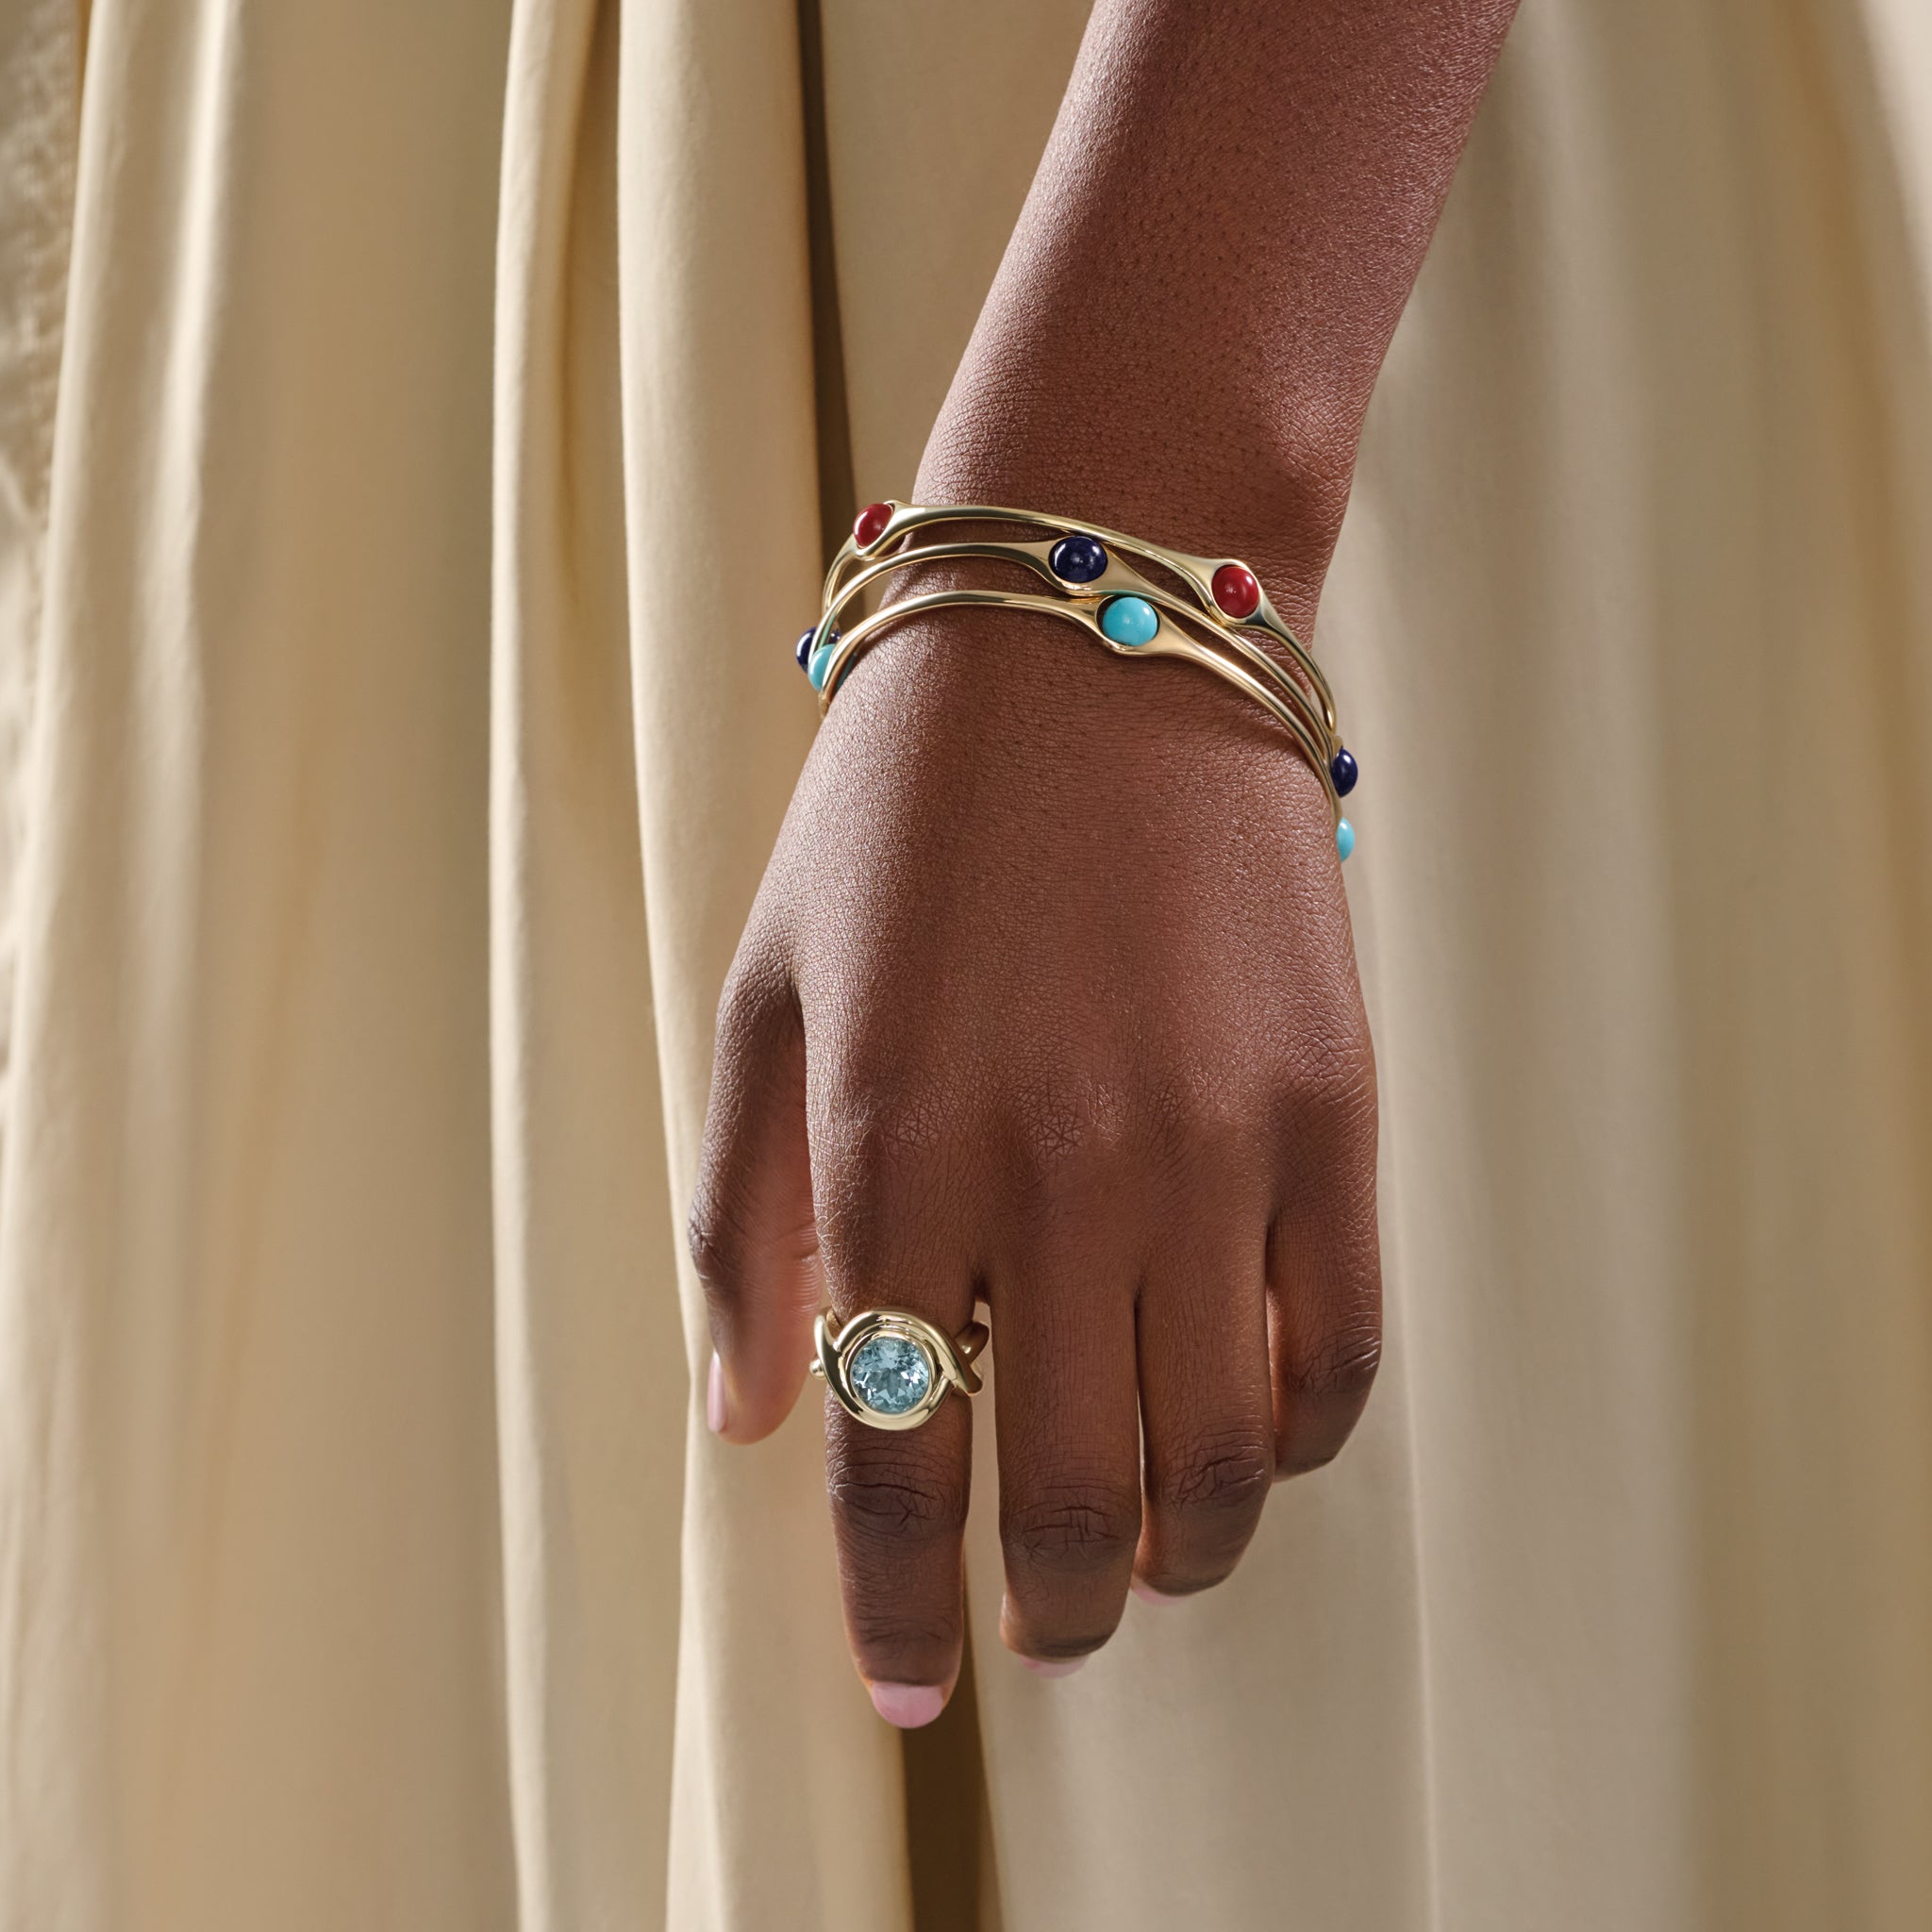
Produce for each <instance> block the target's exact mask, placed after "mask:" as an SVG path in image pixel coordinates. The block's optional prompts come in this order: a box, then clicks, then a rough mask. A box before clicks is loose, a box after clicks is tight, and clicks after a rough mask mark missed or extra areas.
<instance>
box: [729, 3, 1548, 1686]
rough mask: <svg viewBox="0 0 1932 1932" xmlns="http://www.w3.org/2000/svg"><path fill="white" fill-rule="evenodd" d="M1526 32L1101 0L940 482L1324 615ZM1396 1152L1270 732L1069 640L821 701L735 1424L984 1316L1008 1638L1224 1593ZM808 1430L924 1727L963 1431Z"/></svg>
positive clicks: (1325, 900)
mask: <svg viewBox="0 0 1932 1932" xmlns="http://www.w3.org/2000/svg"><path fill="white" fill-rule="evenodd" d="M1513 7H1514V0H1100V4H1099V5H1097V6H1096V7H1095V8H1094V12H1093V16H1092V19H1091V23H1090V25H1089V27H1088V31H1087V37H1086V41H1085V43H1084V45H1083V47H1082V50H1081V55H1080V58H1079V62H1078V65H1077V67H1076V69H1075V71H1074V75H1073V78H1072V81H1071V83H1070V85H1069V88H1068V91H1067V96H1066V100H1065V103H1064V105H1063V107H1062V108H1061V112H1060V116H1059V120H1058V125H1056V127H1055V130H1054V134H1053V139H1052V141H1051V142H1050V143H1049V145H1048V148H1047V151H1046V155H1045V157H1044V158H1043V160H1042V161H1041V170H1040V175H1039V177H1038V179H1037V180H1036V182H1035V184H1034V189H1033V192H1032V194H1031V196H1030V197H1029V199H1028V201H1027V204H1026V207H1025V209H1024V213H1023V215H1022V217H1021V220H1020V224H1019V226H1018V228H1017V229H1016V231H1015V234H1014V237H1013V241H1012V243H1011V245H1010V247H1009V248H1008V253H1007V257H1006V260H1005V262H1004V264H1003V266H1002V268H1001V270H1000V274H999V276H998V279H997V280H996V282H995V283H994V286H993V289H992V291H991V295H990V296H989V298H988V301H987V305H986V308H985V310H984V312H983V314H982V315H981V317H980V321H979V325H978V328H977V330H976V331H975V333H974V339H973V341H972V344H971V346H970V347H969V349H968V351H967V354H966V357H965V359H964V361H963V362H962V364H961V367H960V370H959V373H958V377H957V378H956V380H955V382H954V385H953V390H952V393H951V394H950V396H949V397H948V398H947V402H946V406H945V408H944V409H943V411H942V412H941V418H940V421H939V423H938V424H937V425H936V426H935V428H934V430H933V433H932V438H931V441H930V442H929V444H928V445H927V449H926V454H925V459H924V463H923V465H922V467H921V471H920V475H919V479H918V482H917V485H916V489H915V491H914V492H913V493H914V495H915V496H916V498H917V500H919V501H922V502H983V503H984V502H991V503H1009V504H1017V505H1023V506H1026V507H1029V508H1046V509H1052V510H1055V511H1058V512H1061V513H1064V514H1067V515H1070V516H1075V517H1080V518H1083V519H1091V521H1093V522H1094V523H1097V524H1101V525H1110V526H1112V527H1115V528H1119V529H1125V530H1130V531H1133V532H1135V533H1136V534H1138V535H1141V536H1144V537H1147V538H1150V539H1152V540H1154V541H1160V542H1166V543H1170V544H1174V545H1176V546H1179V547H1181V548H1183V549H1187V550H1191V551H1195V552H1199V553H1203V554H1207V555H1216V556H1226V555H1233V556H1239V557H1242V558H1245V559H1246V560H1247V561H1248V563H1249V564H1250V565H1251V566H1252V567H1253V568H1254V569H1255V571H1256V572H1257V575H1259V577H1260V578H1261V581H1262V582H1263V583H1264V584H1265V585H1266V586H1267V587H1268V589H1269V591H1270V592H1271V593H1272V595H1273V596H1274V601H1275V604H1276V606H1277V608H1279V609H1280V610H1281V611H1282V613H1283V615H1284V616H1285V617H1286V618H1287V619H1288V621H1289V622H1290V623H1291V624H1292V625H1295V626H1296V627H1297V628H1298V629H1299V630H1300V631H1301V633H1302V635H1303V636H1305V637H1306V636H1307V635H1308V632H1309V628H1310V627H1311V625H1312V622H1313V618H1314V611H1315V605H1316V600H1317V597H1318V595H1319V592H1320V589H1321V583H1322V577H1323V574H1324V571H1325V569H1326V567H1327V562H1328V558H1329V555H1330V552H1331V550H1332V548H1333V545H1334V541H1335V537H1336V532H1337V529H1338V527H1339V526H1340V524H1341V513H1342V510H1343V508H1344V506H1345V504H1346V501H1347V495H1348V487H1349V480H1350V476H1351V474H1352V471H1353V467H1354V461H1355V453H1356V445H1357V438H1358V436H1359V433H1360V427H1361V421H1362V414H1363V411H1364V409H1365V408H1366V406H1367V402H1368V397H1369V392H1370V390H1371V387H1372V386H1373V384H1374V378H1375V374H1376V371H1377V370H1378V368H1379V367H1380V364H1381V360H1382V357H1383V354H1384V352H1385V350H1386V349H1387V347H1388V342H1389V338H1390V335H1391V332H1392V330H1393V328H1394V326H1395V322H1396V319H1397V317H1398V316H1399V315H1400V313H1401V310H1402V307H1403V304H1404V302H1405V301H1406V300H1407V295H1408V291H1409V288H1410V285H1411V283H1412V282H1413V280H1414V277H1415V274H1416V271H1417V269H1418V267H1419V266H1420V264H1421V261H1422V257H1423V252H1424V248H1425V247H1426V245H1427V242H1428V239H1429V235H1430V233H1431V231H1432V229H1433V227H1434V225H1435V222H1436V218H1437V215H1438V213H1439V211H1440V209H1441V203H1442V199H1443V196H1444V194H1445V193H1446V192H1447V190H1448V186H1449V180H1450V176H1451V174H1452V172H1453V171H1454V168H1455V166H1456V162H1457V157H1458V155H1459V154H1460V152H1461V149H1462V145H1463V142H1464V140H1465V139H1466V137H1467V134H1468V131H1469V125H1470V122H1471V120H1472V118H1473V116H1474V112H1475V108H1476V104H1477V101H1478V99H1479V98H1480V96H1481V93H1482V91H1483V88H1484V86H1485V85H1486V83H1487V81H1488V78H1489V75H1490V71H1491V65H1492V64H1493V62H1494V60H1495V58H1496V55H1497V52H1498V50H1499V48H1500V45H1501V42H1502V40H1503V36H1504V33H1505V31H1506V30H1507V25H1508V23H1509V18H1510V15H1511V13H1512V11H1513ZM974 580H975V581H980V582H985V581H987V580H988V579H987V578H986V577H985V576H984V575H978V576H977V577H975V578H974ZM1340 682H1341V685H1342V687H1343V691H1344V694H1345V688H1346V679H1345V676H1344V677H1342V678H1341V680H1340ZM1376 775H1377V774H1375V773H1374V772H1373V771H1371V772H1369V773H1368V774H1367V775H1366V780H1365V782H1366V784H1367V785H1368V786H1369V787H1371V788H1373V786H1374V783H1375V780H1376ZM1375 1135H1376V1127H1375V1077H1374V1058H1373V1055H1372V1051H1371V1047H1370V1042H1369V1034H1368V1025H1367V1022H1366V1019H1365V1017H1364V1014H1363V1011H1362V1003H1361V994H1360V990H1359V987H1358V985H1357V978H1356V968H1355V954H1354V947H1353V941H1352V940H1351V936H1350V931H1349V923H1348V908H1347V903H1346V901H1345V899H1344V897H1343V894H1342V889H1341V870H1340V867H1339V865H1338V862H1337V859H1336V856H1335V847H1334V839H1333V832H1332V828H1331V824H1330V821H1329V816H1328V811H1327V807H1326V804H1325V801H1324V796H1323V792H1322V790H1321V787H1320V786H1319V784H1318V783H1317V781H1316V779H1315V777H1314V775H1313V774H1311V773H1310V772H1309V771H1308V770H1307V767H1306V766H1305V765H1304V764H1303V763H1301V761H1300V760H1299V758H1298V757H1297V755H1296V753H1295V751H1294V749H1293V747H1292V746H1291V743H1290V741H1288V739H1287V737H1286V735H1285V734H1284V733H1283V732H1282V731H1281V730H1280V729H1279V727H1278V726H1276V725H1274V724H1273V723H1272V722H1271V721H1270V720H1269V718H1268V717H1267V715H1266V714H1265V713H1264V712H1263V711H1261V709H1260V708H1258V707H1257V706H1256V705H1254V704H1252V703H1251V702H1250V701H1248V700H1246V699H1244V698H1242V697H1241V695H1240V694H1238V693H1236V692H1233V691H1228V690H1226V689H1224V688H1223V687H1221V686H1220V685H1219V684H1217V683H1216V682H1215V681H1214V680H1213V679H1211V678H1209V677H1208V676H1207V675H1205V674H1203V673H1202V672H1200V671H1198V670H1196V669H1194V668H1192V667H1190V666H1186V665H1175V664H1158V663H1124V662H1122V661H1120V660H1118V659H1115V658H1110V657H1108V655H1107V654H1106V653H1104V652H1102V651H1100V650H1099V649H1097V648H1095V647H1094V646H1093V645H1091V643H1089V642H1087V641H1083V640H1082V639H1081V638H1080V637H1079V636H1078V634H1077V633H1076V632H1074V631H1072V630H1071V629H1067V628H1065V627H1063V626H1060V625H1056V624H1053V623H1051V622H1049V621H1046V620H1041V619H1039V618H1034V617H1028V616H1025V615H1017V614H1013V613H1008V612H993V611H987V610H969V611H958V612H954V611H949V612H944V613H941V614H939V615H936V616H934V617H931V618H928V619H925V620H923V621H919V622H916V623H912V624H908V625H907V626H905V627H904V628H903V629H901V630H898V631H895V632H894V633H893V634H892V636H891V639H890V641H887V642H885V643H883V644H882V645H881V646H880V647H879V648H877V649H876V650H874V652H872V653H871V654H870V655H869V656H868V657H867V658H865V659H863V660H862V661H861V663H860V664H859V666H858V669H857V670H856V671H855V672H854V674H853V675H852V676H851V677H850V678H849V679H848V680H847V682H846V684H845V686H844V688H843V690H842V691H841V693H840V695H839V699H838V702H837V703H836V704H835V705H834V706H833V707H832V709H831V712H830V716H829V718H828V720H827V723H826V724H825V726H824V729H823V730H822V731H821V733H820V735H819V739H818V741H817V744H816V745H815V747H814V748H813V751H812V755H811V758H810V759H809V761H808V764H807V766H806V770H805V773H804V775H803V776H802V778H801V779H800V781H799V786H798V790H797V792H796V794H795V796H794V798H793V800H792V804H791V811H790V813H789V815H788V817H787V819H786V822H785V825H784V829H783V831H782V832H781V834H780V836H779V840H778V845H777V850H776V851H775V852H774V855H773V858H772V862H771V866H770V869H769V870H768V872H767V873H766V874H765V880H764V884H763V887H762V889H761V890H760V891H759V894H758V902H757V904H756V906H755V907H754V908H753V911H752V915H751V919H750V922H749V924H748V925H747V927H746V930H745V934H744V939H743V941H742V943H741V946H740V948H739V953H738V958H737V961H736V963H735V965H734V967H733V969H732V973H731V976H730V980H729V983H728V984H727V986H726V988H725V990H724V1001H723V1006H722V1008H721V1012H720V1015H719V1025H718V1054H717V1067H716V1074H715V1079H714V1085H713V1089H712V1094H711V1109H710V1117H709V1121H708V1128H707V1134H706V1144H705V1153H704V1159H703V1166H702V1172H701V1175H700V1180H699V1186H698V1192H697V1199H696V1204H695V1207H694V1208H693V1213H692V1246H693V1252H694V1254H695V1256H696V1257H697V1263H698V1268H699V1272H700V1274H702V1276H703V1278H704V1281H705V1285H706V1288H707V1291H708V1296H709V1304H710V1311H711V1324H712V1332H713V1337H714V1339H715V1341H716V1344H717V1348H718V1355H719V1361H720V1364H721V1367H720V1369H719V1371H718V1372H717V1376H716V1381H715V1386H714V1396H713V1409H712V1416H713V1424H714V1426H718V1425H722V1429H723V1433H724V1435H725V1436H726V1437H728V1438H729V1439H730V1440H731V1441H738V1442H750V1441H757V1440H758V1438H759V1437H761V1436H764V1435H766V1434H767V1433H769V1432H770V1431H771V1430H772V1429H773V1428H774V1427H775V1426H776V1425H777V1424H778V1423H779V1422H780V1421H781V1420H782V1419H783V1418H784V1416H785V1415H786V1413H787V1412H788V1410H789V1409H790V1408H791V1405H792V1403H793V1402H794V1400H795V1399H796V1397H797V1395H798V1391H799V1388H800V1385H801V1382H802V1379H803V1376H804V1372H805V1366H806V1363H807V1361H808V1358H809V1356H810V1349H811V1341H810V1338H811V1323H812V1318H813V1316H814V1314H815V1313H816V1312H817V1310H818V1308H819V1307H820V1306H821V1305H822V1302H823V1301H824V1299H826V1298H829V1300H830V1301H831V1303H832V1305H833V1306H834V1307H837V1308H838V1309H839V1310H840V1312H841V1314H843V1313H849V1312H851V1311H852V1310H855V1309H858V1308H862V1307H874V1306H888V1307H908V1308H912V1309H915V1310H917V1311H918V1312H919V1313H921V1314H923V1315H924V1316H926V1317H927V1318H929V1319H930V1320H932V1321H934V1322H936V1323H938V1324H940V1325H941V1326H942V1327H944V1328H946V1329H948V1330H957V1329H958V1328H959V1327H961V1326H962V1325H963V1324H965V1323H966V1322H968V1321H969V1320H970V1319H972V1317H973V1313H974V1299H975V1296H976V1297H978V1298H979V1299H982V1300H984V1301H985V1302H986V1303H987V1305H988V1306H989V1307H990V1308H991V1317H990V1320H991V1327H992V1330H993V1333H994V1337H995V1341H994V1343H993V1352H994V1356H995V1358H996V1361H997V1367H998V1380H997V1389H996V1392H995V1413H994V1415H993V1416H992V1418H991V1421H992V1423H993V1425H994V1426H995V1427H996V1429H997V1431H998V1443H999V1468H1000V1498H999V1513H1000V1526H1001V1534H1002V1539H1003V1541H1004V1545H1005V1550H1006V1564H1007V1605H1006V1610H1005V1615H1004V1618H1003V1624H1002V1635H1003V1636H1004V1638H1005V1640H1006V1641H1007V1643H1008V1645H1009V1646H1010V1647H1011V1648H1012V1649H1014V1650H1015V1651H1017V1652H1019V1653H1020V1654H1021V1656H1022V1657H1025V1658H1029V1659H1034V1660H1041V1661H1052V1660H1072V1659H1077V1658H1080V1657H1084V1656H1086V1655H1087V1654H1088V1653H1089V1652H1091V1651H1092V1650H1094V1649H1096V1648H1098V1646H1099V1645H1101V1644H1102V1643H1104V1642H1106V1641H1107V1639H1108V1636H1109V1635H1110V1634H1111V1633H1112V1631H1113V1629H1114V1627H1115V1625H1116V1624H1118V1623H1119V1621H1120V1617H1121V1613H1122V1609H1123V1607H1124V1602H1125V1599H1126V1594H1127V1590H1128V1586H1129V1583H1130V1581H1131V1580H1133V1579H1135V1578H1138V1579H1139V1580H1140V1581H1141V1584H1142V1586H1143V1587H1146V1588H1149V1589H1151V1590H1153V1591H1158V1592H1160V1593H1162V1594H1168V1595H1187V1594H1190V1593H1191V1592H1193V1591H1201V1590H1206V1589H1208V1588H1209V1587H1211V1586H1212V1585H1214V1584H1216V1583H1219V1582H1220V1581H1222V1579H1223V1578H1224V1577H1225V1576H1226V1575H1227V1574H1229V1572H1230V1571H1231V1570H1232V1569H1233V1568H1234V1566H1235V1564H1236V1562H1237V1560H1238V1559H1239V1558H1240V1557H1241V1551H1242V1550H1243V1548H1244V1547H1245V1546H1246V1544H1247V1542H1248V1541H1249V1539H1250V1537H1251V1536H1252V1535H1253V1533H1254V1530H1255V1526H1256V1524H1257V1521H1258V1519H1259V1516H1260V1512H1261V1509H1262V1507H1263V1504H1264V1503H1265V1501H1266V1498H1267V1494H1268V1490H1269V1485H1270V1482H1271V1480H1272V1479H1274V1478H1276V1477H1280V1476H1285V1475H1291V1474H1298V1473H1300V1472H1303V1471H1307V1470H1311V1469H1314V1468H1317V1467H1319V1466H1320V1465H1321V1464H1323V1463H1324V1462H1326V1461H1327V1460H1329V1458H1330V1457H1333V1456H1334V1455H1335V1454H1336V1453H1337V1451H1338V1450H1339V1449H1340V1448H1341V1445H1342V1442H1343V1441H1344V1440H1345V1439H1346V1438H1347V1436H1348V1433H1349V1431H1350V1429H1351V1428H1352V1427H1353V1426H1354V1424H1355V1422H1356V1420H1357V1417H1358V1416H1359V1414H1360V1413H1361V1409H1362V1406H1363V1404H1364V1402H1365V1400H1366V1399H1367V1396H1368V1391H1369V1385H1370V1382H1371V1380H1372V1378H1373V1376H1374V1370H1375V1362H1376V1357H1377V1354H1378V1351H1379V1345H1380V1301H1381V1284H1380V1274H1379V1264H1378V1260H1377V1253H1376V1233H1375ZM982 1407H983V1405H982ZM826 1415H827V1421H826V1434H827V1448H826V1457H827V1466H828V1471H829V1476H830V1486H831V1495H832V1507H833V1520H834V1525H835V1529H836V1533H837V1537H838V1542H839V1553H840V1562H841V1571H842V1574H843V1578H844V1590H845V1606H846V1619H847V1624H848V1628H849V1631H850V1634H851V1641H852V1647H853V1654H854V1657H855V1658H856V1660H857V1662H858V1670H859V1673H860V1674H861V1675H862V1676H863V1677H864V1678H865V1680H866V1681H867V1683H868V1684H869V1685H871V1686H873V1687H874V1700H875V1702H877V1703H878V1705H879V1706H880V1707H881V1709H882V1711H883V1712H884V1713H885V1714H886V1715H888V1716H891V1717H892V1718H893V1719H894V1721H895V1722H900V1723H918V1722H924V1720H925V1719H926V1718H928V1717H930V1716H932V1715H935V1714H937V1712H938V1710H939V1709H940V1707H941V1702H942V1697H943V1695H944V1694H948V1693H949V1692H950V1690H951V1687H952V1684H953V1682H954V1679H955V1677H956V1675H957V1674H958V1667H959V1657H960V1643H961V1633H962V1624H963V1615H962V1604H961V1571H960V1532H961V1525H962V1523H963V1519H964V1516H965V1511H966V1498H967V1472H968V1446H969V1435H970V1430H971V1428H972V1425H973V1413H972V1407H971V1406H969V1405H968V1404H967V1403H965V1402H963V1401H961V1400H959V1399H958V1398H957V1397H949V1398H948V1399H947V1400H946V1402H945V1403H944V1404H943V1405H942V1406H941V1408H940V1410H939V1412H938V1413H937V1414H936V1415H935V1416H934V1417H933V1418H932V1420H931V1421H930V1422H929V1423H927V1424H925V1425H924V1427H922V1428H920V1429H918V1430H916V1431H911V1432H906V1433H898V1434H890V1433H885V1432H881V1431H877V1430H872V1429H867V1428H864V1427H862V1426H859V1425H858V1424H853V1423H852V1422H851V1421H850V1420H849V1419H848V1418H847V1417H846V1416H845V1415H844V1414H843V1413H842V1412H841V1411H840V1410H839V1409H838V1408H837V1407H836V1406H835V1405H832V1404H830V1403H828V1404H827V1410H826ZM986 1420H987V1418H986V1417H985V1416H984V1415H982V1416H981V1421H982V1423H984V1422H985V1421H986ZM1143 1430H1144V1459H1143V1454H1142V1440H1141V1437H1142V1431H1143ZM905 1687H918V1688H917V1689H914V1690H908V1689H906V1688H905Z"/></svg>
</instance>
